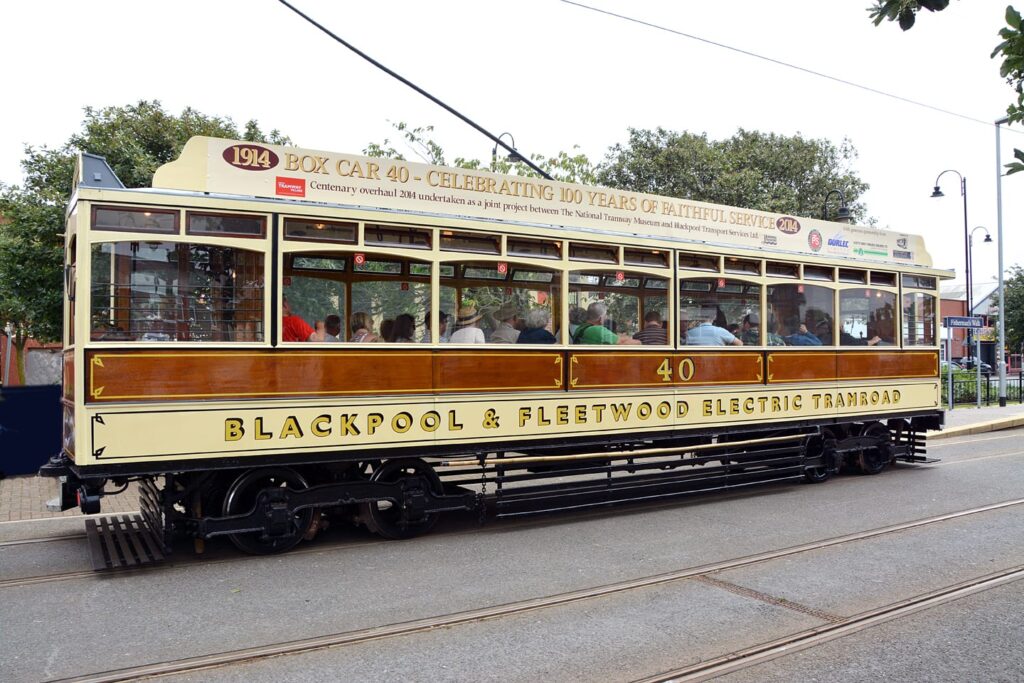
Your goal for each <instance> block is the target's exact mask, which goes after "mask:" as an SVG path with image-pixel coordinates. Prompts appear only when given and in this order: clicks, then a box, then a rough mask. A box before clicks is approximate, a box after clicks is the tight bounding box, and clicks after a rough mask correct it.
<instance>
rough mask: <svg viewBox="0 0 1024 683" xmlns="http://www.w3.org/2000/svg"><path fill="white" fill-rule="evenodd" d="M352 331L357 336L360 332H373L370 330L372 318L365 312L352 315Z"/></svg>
mask: <svg viewBox="0 0 1024 683" xmlns="http://www.w3.org/2000/svg"><path fill="white" fill-rule="evenodd" d="M349 327H350V328H351V329H352V333H353V334H355V333H356V332H358V331H359V330H366V331H367V332H371V331H372V330H371V329H370V316H369V315H367V314H366V312H365V311H356V312H355V313H353V314H352V323H351V324H350V325H349Z"/></svg>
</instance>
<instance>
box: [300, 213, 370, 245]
mask: <svg viewBox="0 0 1024 683" xmlns="http://www.w3.org/2000/svg"><path fill="white" fill-rule="evenodd" d="M357 227H358V226H357V225H356V224H355V223H344V222H339V221H327V220H319V219H315V218H285V219H284V238H285V239H286V240H303V241H306V242H338V243H341V244H355V243H356V232H357Z"/></svg>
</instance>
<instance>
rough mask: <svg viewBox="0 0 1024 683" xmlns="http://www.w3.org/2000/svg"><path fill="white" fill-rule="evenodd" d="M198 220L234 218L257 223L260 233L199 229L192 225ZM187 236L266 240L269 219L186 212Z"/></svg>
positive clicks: (231, 214)
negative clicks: (194, 220)
mask: <svg viewBox="0 0 1024 683" xmlns="http://www.w3.org/2000/svg"><path fill="white" fill-rule="evenodd" d="M196 218H234V219H247V220H253V221H256V222H257V223H258V224H259V232H258V233H254V232H242V231H240V230H208V229H205V228H203V229H197V228H196V227H195V226H193V225H192V221H193V219H196ZM185 234H186V235H194V236H196V237H204V238H205V237H240V238H243V239H257V240H260V239H264V238H266V236H267V217H266V216H264V215H262V214H254V213H231V212H226V211H186V212H185Z"/></svg>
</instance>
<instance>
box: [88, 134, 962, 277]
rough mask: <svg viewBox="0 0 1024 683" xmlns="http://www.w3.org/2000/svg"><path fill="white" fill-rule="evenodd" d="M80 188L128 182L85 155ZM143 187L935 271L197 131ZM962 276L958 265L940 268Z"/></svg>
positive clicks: (492, 181) (714, 213)
mask: <svg viewBox="0 0 1024 683" xmlns="http://www.w3.org/2000/svg"><path fill="white" fill-rule="evenodd" d="M76 181H77V183H76V190H77V189H78V188H83V189H85V188H94V189H101V190H112V189H123V188H124V186H123V184H122V183H121V182H120V180H119V179H117V176H116V174H114V172H113V171H112V170H111V169H110V167H109V166H108V165H107V164H106V163H105V160H104V159H103V158H102V157H98V156H95V155H91V154H83V155H81V157H80V160H79V167H78V169H77V172H76ZM128 191H130V192H133V193H143V194H150V195H154V194H160V195H171V196H182V197H184V196H188V197H194V196H202V197H206V198H211V199H224V200H232V201H243V202H248V201H256V202H260V203H266V202H268V201H269V202H270V203H272V204H279V205H286V206H296V204H301V205H302V206H305V207H315V206H324V207H330V208H338V209H349V210H359V211H369V212H374V213H375V212H378V211H381V212H384V211H386V212H388V213H398V214H405V215H414V216H430V217H437V218H457V219H463V220H465V219H468V220H474V221H483V222H487V223H493V224H502V225H506V226H508V225H512V226H524V227H530V228H540V229H552V228H554V229H558V230H566V229H568V230H572V231H574V232H582V233H591V234H599V235H603V236H611V237H614V238H616V239H622V238H627V239H628V238H647V239H654V240H663V241H667V242H672V243H675V244H676V246H677V247H682V246H683V245H687V244H689V245H696V246H701V247H705V248H706V247H712V248H716V247H717V248H726V249H734V250H739V251H762V252H765V251H766V252H772V253H778V254H780V255H782V254H787V255H790V256H792V255H797V256H807V257H811V258H815V259H817V258H823V259H827V260H837V261H846V260H849V261H851V262H855V263H857V264H858V265H861V266H863V265H865V264H871V263H875V264H880V265H882V264H884V265H885V266H888V267H894V266H895V267H898V268H903V269H913V270H920V269H925V270H929V271H934V269H933V266H932V260H931V256H930V255H929V254H928V252H927V250H926V248H925V245H924V240H923V238H922V237H921V236H920V235H915V234H911V233H902V232H893V231H888V230H881V229H879V228H874V227H870V226H858V225H851V224H843V223H836V222H830V221H823V220H819V219H815V218H806V217H797V216H790V215H785V214H775V213H770V212H765V211H757V210H753V209H742V208H738V207H731V206H724V205H718V204H710V203H706V202H697V201H691V200H685V199H678V198H673V197H662V196H658V195H652V194H645V193H639V192H631V191H625V190H615V189H610V188H604V187H597V186H588V185H579V184H573V183H564V182H559V181H550V180H545V179H541V178H527V177H523V176H510V175H501V174H496V173H490V172H488V171H483V170H476V169H459V168H449V167H444V166H435V165H429V164H420V163H413V162H407V161H402V160H395V159H387V158H374V157H364V156H359V155H353V154H344V153H336V152H325V151H320V150H310V149H303V148H298V147H286V146H281V145H266V144H257V143H251V142H245V141H240V140H226V139H221V138H210V137H202V136H197V137H193V138H191V139H190V140H189V141H188V142H187V143H186V145H185V147H184V149H183V150H182V153H181V155H180V156H179V158H178V159H177V160H175V161H172V162H169V163H167V164H164V165H163V166H161V167H160V168H159V169H157V171H156V174H155V175H154V178H153V186H152V188H142V189H137V190H128ZM934 272H935V273H936V274H939V275H940V276H948V277H952V273H951V272H947V271H934Z"/></svg>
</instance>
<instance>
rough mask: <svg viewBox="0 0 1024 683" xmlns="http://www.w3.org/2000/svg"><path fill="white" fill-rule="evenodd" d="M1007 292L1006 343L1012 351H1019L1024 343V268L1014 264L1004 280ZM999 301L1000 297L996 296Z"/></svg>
mask: <svg viewBox="0 0 1024 683" xmlns="http://www.w3.org/2000/svg"><path fill="white" fill-rule="evenodd" d="M1003 291H1004V292H1005V294H1006V322H1005V327H1006V345H1007V346H1008V347H1009V349H1010V351H1011V352H1019V349H1020V348H1021V345H1022V344H1024V268H1022V267H1021V266H1019V265H1015V266H1012V267H1011V268H1010V271H1009V277H1008V278H1006V279H1005V280H1003ZM995 299H996V301H997V302H998V297H995Z"/></svg>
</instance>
